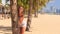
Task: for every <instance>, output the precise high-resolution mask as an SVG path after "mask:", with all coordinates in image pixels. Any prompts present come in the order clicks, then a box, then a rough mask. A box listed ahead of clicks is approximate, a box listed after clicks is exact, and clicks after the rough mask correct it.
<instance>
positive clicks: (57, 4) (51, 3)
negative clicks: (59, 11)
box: [44, 0, 60, 9]
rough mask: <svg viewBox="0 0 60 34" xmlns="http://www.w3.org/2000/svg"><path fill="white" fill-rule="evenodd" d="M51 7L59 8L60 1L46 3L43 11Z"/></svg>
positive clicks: (54, 0)
mask: <svg viewBox="0 0 60 34" xmlns="http://www.w3.org/2000/svg"><path fill="white" fill-rule="evenodd" d="M51 6H53V7H55V8H60V0H53V1H50V2H48V3H47V4H46V7H45V8H44V9H50V8H51Z"/></svg>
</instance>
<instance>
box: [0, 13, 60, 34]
mask: <svg viewBox="0 0 60 34" xmlns="http://www.w3.org/2000/svg"><path fill="white" fill-rule="evenodd" d="M4 27H7V28H4ZM0 34H12V31H11V19H3V20H1V19H0ZM25 34H60V15H48V14H39V15H38V18H34V17H33V18H32V23H31V32H27V31H26V32H25Z"/></svg>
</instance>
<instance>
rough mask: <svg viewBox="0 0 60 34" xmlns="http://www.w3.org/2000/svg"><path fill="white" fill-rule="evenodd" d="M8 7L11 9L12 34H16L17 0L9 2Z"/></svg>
mask: <svg viewBox="0 0 60 34" xmlns="http://www.w3.org/2000/svg"><path fill="white" fill-rule="evenodd" d="M10 7H11V19H12V34H18V31H17V27H18V11H17V0H10Z"/></svg>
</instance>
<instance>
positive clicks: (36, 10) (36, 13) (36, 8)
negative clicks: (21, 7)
mask: <svg viewBox="0 0 60 34" xmlns="http://www.w3.org/2000/svg"><path fill="white" fill-rule="evenodd" d="M36 3H37V6H35V7H34V8H35V15H34V17H38V3H39V1H38V0H36Z"/></svg>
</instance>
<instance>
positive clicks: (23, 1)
mask: <svg viewBox="0 0 60 34" xmlns="http://www.w3.org/2000/svg"><path fill="white" fill-rule="evenodd" d="M32 1H33V5H32V7H33V9H32V11H33V12H34V9H35V8H36V10H37V9H41V8H42V7H43V6H46V3H47V2H48V0H32ZM18 5H19V6H23V7H24V8H25V10H26V11H28V10H29V0H18Z"/></svg>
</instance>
